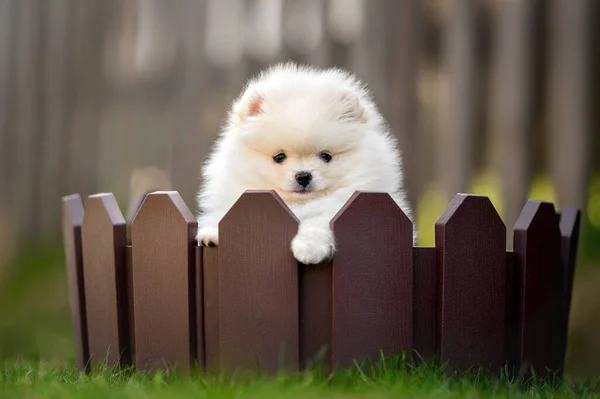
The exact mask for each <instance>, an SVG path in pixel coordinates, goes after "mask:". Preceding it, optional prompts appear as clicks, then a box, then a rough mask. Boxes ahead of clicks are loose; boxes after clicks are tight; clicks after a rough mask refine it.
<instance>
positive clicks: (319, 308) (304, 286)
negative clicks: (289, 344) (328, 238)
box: [300, 263, 333, 368]
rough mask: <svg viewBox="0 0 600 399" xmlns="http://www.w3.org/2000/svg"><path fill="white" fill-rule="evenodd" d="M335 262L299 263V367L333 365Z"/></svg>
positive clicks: (327, 366)
mask: <svg viewBox="0 0 600 399" xmlns="http://www.w3.org/2000/svg"><path fill="white" fill-rule="evenodd" d="M332 271H333V269H332V264H331V263H329V264H324V265H303V264H300V366H301V367H310V366H311V365H316V364H319V365H320V366H322V367H325V368H329V367H330V366H331V311H332V308H331V293H332V288H333V287H332V278H333V275H332Z"/></svg>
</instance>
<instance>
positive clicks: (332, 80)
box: [228, 66, 373, 203]
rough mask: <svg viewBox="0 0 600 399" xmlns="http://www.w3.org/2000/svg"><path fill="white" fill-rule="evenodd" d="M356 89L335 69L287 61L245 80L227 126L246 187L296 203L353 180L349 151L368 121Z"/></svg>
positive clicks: (355, 161)
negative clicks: (307, 67) (303, 66)
mask: <svg viewBox="0 0 600 399" xmlns="http://www.w3.org/2000/svg"><path fill="white" fill-rule="evenodd" d="M361 90H362V89H361V88H360V86H358V85H357V84H356V82H355V81H354V80H353V79H352V78H350V77H349V76H348V75H346V74H344V73H342V72H340V71H336V70H329V71H314V70H310V71H309V70H302V69H300V68H298V67H290V66H286V67H284V68H280V69H276V70H274V71H270V73H268V74H267V75H266V76H262V78H260V79H258V80H257V81H255V82H252V83H251V84H250V85H249V86H248V87H247V89H246V90H245V92H244V93H243V94H242V95H241V96H240V98H239V99H238V100H237V101H236V102H235V104H234V106H233V108H232V112H231V113H230V120H229V127H230V128H229V129H228V131H229V132H228V134H230V135H235V137H233V138H234V139H235V140H236V141H239V143H240V144H241V145H240V147H239V148H240V151H239V156H240V157H243V162H242V164H243V165H245V167H246V168H247V169H246V170H245V171H244V172H243V173H247V174H248V176H246V178H247V181H248V182H249V185H250V186H252V187H253V188H264V189H274V190H276V191H277V192H278V194H279V195H280V196H281V197H282V198H283V199H284V200H285V201H286V202H288V203H298V202H305V201H307V200H310V199H313V198H316V197H320V196H323V195H327V194H328V193H329V192H331V191H334V190H336V189H339V188H341V187H344V186H348V185H350V184H352V180H353V179H358V178H360V176H359V175H360V174H361V173H360V170H359V169H360V165H361V163H362V161H361V160H360V159H359V158H360V152H359V151H357V150H358V148H359V146H361V145H364V144H363V143H362V142H363V140H364V138H365V132H366V131H368V129H369V123H370V122H373V121H372V120H370V119H373V118H369V108H368V107H369V104H370V103H369V104H366V105H367V107H365V104H364V103H365V101H367V102H368V100H365V98H364V93H363V92H362V91H361Z"/></svg>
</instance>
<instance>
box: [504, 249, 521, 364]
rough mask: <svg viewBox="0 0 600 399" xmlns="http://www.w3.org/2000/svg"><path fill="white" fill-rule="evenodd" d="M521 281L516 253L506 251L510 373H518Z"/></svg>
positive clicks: (507, 347)
mask: <svg viewBox="0 0 600 399" xmlns="http://www.w3.org/2000/svg"><path fill="white" fill-rule="evenodd" d="M518 305H519V279H518V275H517V265H516V261H515V253H514V252H513V251H506V329H505V331H506V341H505V346H504V347H505V355H504V357H505V358H506V362H507V367H508V372H509V373H510V374H511V375H516V374H515V373H517V372H518V367H519V361H518V342H519V339H518V336H519V311H518Z"/></svg>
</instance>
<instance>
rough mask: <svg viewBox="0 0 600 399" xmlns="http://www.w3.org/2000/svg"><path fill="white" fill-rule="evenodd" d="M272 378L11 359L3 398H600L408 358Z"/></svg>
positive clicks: (2, 380)
mask: <svg viewBox="0 0 600 399" xmlns="http://www.w3.org/2000/svg"><path fill="white" fill-rule="evenodd" d="M384 364H385V365H384V366H371V367H363V368H361V367H358V366H357V367H354V368H353V369H350V370H347V371H340V372H336V373H332V374H328V373H325V372H322V371H318V370H317V371H310V372H303V373H289V374H281V375H277V376H273V377H265V376H263V377H259V378H247V379H243V378H240V377H237V378H236V377H229V378H226V377H224V376H222V375H217V374H202V373H193V374H192V375H191V376H187V377H186V376H180V375H179V376H178V375H176V374H175V373H155V374H149V373H142V372H134V371H133V370H122V371H117V370H116V369H112V368H108V367H104V368H100V369H97V370H94V371H93V372H92V373H91V374H89V375H84V374H80V373H78V372H77V371H76V370H75V369H74V368H72V367H69V366H66V365H65V364H62V365H61V364H54V365H51V364H46V363H38V364H32V363H25V362H21V361H17V362H11V363H7V364H6V365H5V367H4V368H3V369H2V370H1V371H0V397H6V398H17V397H31V398H67V397H68V398H90V399H93V398H165V399H171V398H173V399H175V398H188V397H189V398H279V397H284V398H286V399H293V398H317V397H332V398H350V397H352V398H373V399H379V398H382V399H383V398H521V397H522V398H528V397H536V398H575V397H577V398H596V397H599V398H600V390H599V389H598V386H597V385H596V384H592V383H590V382H587V383H579V384H575V383H573V382H571V381H568V380H567V381H564V382H563V383H561V384H558V383H554V384H552V383H543V382H535V381H533V382H531V383H530V384H519V383H517V382H507V381H505V380H502V379H498V378H493V377H487V376H484V375H483V374H478V375H471V376H470V377H461V378H449V377H445V376H444V373H443V370H442V369H441V368H432V367H431V366H430V365H422V366H419V367H410V366H406V365H404V364H403V363H402V362H401V361H398V360H392V361H387V362H384Z"/></svg>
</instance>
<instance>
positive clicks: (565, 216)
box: [558, 208, 581, 374]
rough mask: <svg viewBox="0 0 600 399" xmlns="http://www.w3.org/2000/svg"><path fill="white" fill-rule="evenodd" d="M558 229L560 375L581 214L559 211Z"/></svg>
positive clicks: (562, 366) (572, 209) (569, 210)
mask: <svg viewBox="0 0 600 399" xmlns="http://www.w3.org/2000/svg"><path fill="white" fill-rule="evenodd" d="M558 216H559V229H560V260H561V271H562V281H563V297H562V319H561V320H560V331H559V332H558V335H559V338H558V341H559V349H558V351H559V352H558V371H559V373H560V374H562V372H563V370H564V365H565V355H566V351H567V338H568V332H569V314H570V311H571V299H572V296H573V276H574V274H575V258H576V257H577V244H578V242H579V228H580V224H581V212H580V211H579V209H575V208H564V209H561V210H559V212H558Z"/></svg>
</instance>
